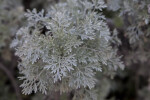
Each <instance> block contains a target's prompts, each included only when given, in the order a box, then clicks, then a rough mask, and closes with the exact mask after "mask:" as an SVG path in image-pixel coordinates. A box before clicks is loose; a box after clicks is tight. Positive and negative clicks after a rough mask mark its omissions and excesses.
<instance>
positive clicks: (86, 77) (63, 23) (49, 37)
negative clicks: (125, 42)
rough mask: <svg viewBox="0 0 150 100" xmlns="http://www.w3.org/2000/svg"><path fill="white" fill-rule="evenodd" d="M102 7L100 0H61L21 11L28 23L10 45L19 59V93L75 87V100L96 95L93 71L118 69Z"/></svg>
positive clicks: (64, 89)
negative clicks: (21, 90) (43, 6)
mask: <svg viewBox="0 0 150 100" xmlns="http://www.w3.org/2000/svg"><path fill="white" fill-rule="evenodd" d="M105 7H106V5H105V4H104V2H103V0H92V1H90V0H67V1H66V2H64V3H59V4H56V5H54V6H53V7H51V9H50V10H49V11H48V12H47V13H46V12H44V10H42V11H41V12H37V11H36V9H34V10H33V11H28V12H27V13H26V14H25V16H26V17H27V18H28V25H27V26H26V27H22V28H21V29H20V30H19V31H18V32H17V36H16V39H15V40H14V41H13V43H12V45H11V47H15V48H16V55H17V56H19V57H20V59H21V62H20V64H19V70H20V73H21V74H22V75H23V76H22V77H20V79H21V80H24V82H23V83H22V85H21V87H22V88H23V93H24V94H31V93H32V92H33V91H34V92H37V91H40V92H42V93H45V94H46V93H47V91H53V90H55V91H60V92H69V91H71V90H77V89H78V92H75V96H74V99H75V100H80V99H81V100H96V98H97V96H96V94H95V90H93V89H94V87H95V84H96V82H97V79H96V77H95V74H96V72H97V71H99V72H103V71H107V73H109V71H110V72H112V71H116V70H117V69H118V68H121V69H123V68H124V65H123V64H122V62H121V61H120V57H119V56H117V50H116V49H114V48H112V46H111V43H112V41H114V40H115V39H118V38H115V39H114V40H113V37H111V36H110V31H109V28H108V26H107V24H106V22H105V17H104V16H103V14H102V13H101V12H102V9H103V8H105ZM97 11H99V12H97ZM45 13H46V14H45ZM114 37H116V36H114ZM91 89H92V90H91ZM80 92H81V93H83V94H87V95H83V96H80V95H81V94H80ZM93 92H94V93H93ZM89 96H90V97H89Z"/></svg>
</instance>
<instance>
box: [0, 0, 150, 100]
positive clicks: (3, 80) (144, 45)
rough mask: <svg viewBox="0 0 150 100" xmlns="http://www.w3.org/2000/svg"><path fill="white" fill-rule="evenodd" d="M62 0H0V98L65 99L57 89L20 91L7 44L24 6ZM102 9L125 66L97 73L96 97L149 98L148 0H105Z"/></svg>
mask: <svg viewBox="0 0 150 100" xmlns="http://www.w3.org/2000/svg"><path fill="white" fill-rule="evenodd" d="M63 1H65V0H0V100H69V99H66V95H61V97H60V98H58V97H57V93H55V92H54V93H51V94H50V95H42V94H40V93H36V94H31V95H29V96H27V95H23V94H22V93H21V88H20V87H19V86H20V84H21V83H22V81H19V79H18V78H17V77H18V76H19V71H18V69H17V66H18V60H19V59H18V57H16V56H15V54H14V53H15V50H14V49H11V48H10V44H11V41H12V40H13V39H14V37H15V33H16V32H17V30H18V29H19V28H20V27H22V26H24V25H26V18H25V17H24V13H25V12H26V9H30V10H32V9H33V8H36V9H37V10H38V11H40V10H42V9H44V10H48V9H49V8H50V6H51V5H53V4H55V3H59V2H63ZM105 2H106V4H107V6H108V7H107V8H106V9H104V10H103V14H104V15H105V16H106V21H107V24H108V26H109V28H110V31H111V33H112V35H113V34H114V33H115V32H114V30H115V29H116V30H117V31H118V38H119V39H120V40H121V45H120V46H119V47H118V49H119V51H118V54H119V55H123V57H122V61H123V62H124V64H125V70H124V71H120V70H118V72H117V73H116V74H115V75H114V76H113V77H112V78H110V77H105V78H103V77H101V75H100V74H98V75H97V77H98V79H101V83H100V85H97V87H98V89H99V93H98V96H99V97H98V100H150V36H149V35H150V24H149V18H150V16H149V15H150V5H148V4H149V3H150V1H149V0H105Z"/></svg>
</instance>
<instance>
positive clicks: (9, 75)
mask: <svg viewBox="0 0 150 100" xmlns="http://www.w3.org/2000/svg"><path fill="white" fill-rule="evenodd" d="M0 69H1V70H2V71H4V72H5V73H6V75H7V76H8V78H9V79H10V81H11V83H12V86H13V87H14V90H15V93H16V96H17V100H22V97H21V93H20V89H19V87H18V85H17V83H16V80H15V78H14V77H13V75H12V73H11V72H10V71H9V70H8V69H7V68H6V67H5V66H4V65H3V64H1V63H0Z"/></svg>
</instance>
